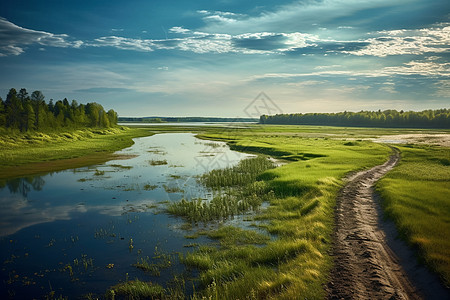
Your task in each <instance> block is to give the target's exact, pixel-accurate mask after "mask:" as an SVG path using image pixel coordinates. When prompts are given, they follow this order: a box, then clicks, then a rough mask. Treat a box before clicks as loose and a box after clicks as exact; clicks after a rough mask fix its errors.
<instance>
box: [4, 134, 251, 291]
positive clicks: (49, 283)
mask: <svg viewBox="0 0 450 300" xmlns="http://www.w3.org/2000/svg"><path fill="white" fill-rule="evenodd" d="M118 154H120V155H121V157H122V158H124V159H120V160H115V161H109V162H107V163H105V164H101V165H95V166H89V167H84V168H78V169H74V170H67V171H62V172H57V173H52V174H46V175H42V176H34V177H27V178H20V179H15V180H12V181H9V182H8V183H7V185H6V186H5V187H3V188H1V189H0V224H1V226H0V250H1V252H0V259H1V263H2V269H1V285H2V288H1V292H0V298H2V299H6V298H8V297H10V298H15V299H30V298H41V297H43V296H45V295H48V294H49V293H50V292H51V291H55V292H56V295H57V296H58V295H63V296H70V298H77V297H81V296H82V295H85V294H86V293H93V294H97V295H102V294H103V293H104V292H105V291H106V290H107V289H108V288H109V287H110V286H112V285H114V284H116V283H118V282H119V281H125V280H126V279H135V278H139V279H141V280H145V281H152V282H156V283H160V284H162V285H164V284H165V283H166V282H167V281H168V280H169V279H170V278H171V277H172V276H173V274H176V273H181V272H183V271H184V268H183V265H181V264H179V263H178V260H177V253H184V252H186V251H190V250H189V249H190V248H187V247H185V246H186V245H188V244H190V243H192V242H195V243H202V242H205V239H206V238H204V237H200V238H198V239H196V240H189V239H186V238H185V236H186V235H189V234H191V233H192V232H191V231H189V230H185V229H182V228H183V227H182V225H183V223H184V222H183V220H182V219H181V218H178V217H173V216H170V215H167V214H166V213H165V210H164V209H165V205H166V204H167V203H168V202H170V201H177V200H179V199H181V198H182V197H185V198H191V197H202V198H210V197H211V194H210V193H209V191H207V190H206V189H205V188H204V187H202V186H201V185H200V184H199V183H198V182H197V181H196V177H195V176H196V175H199V174H202V173H205V172H207V171H209V170H211V169H214V168H223V167H227V166H232V165H235V164H237V163H238V162H239V161H240V160H241V159H243V158H246V157H248V156H249V155H246V154H243V153H238V152H235V151H231V150H230V149H229V148H228V147H227V146H226V145H225V144H224V143H220V142H211V141H203V140H199V139H196V138H195V137H194V135H193V134H190V133H169V134H158V135H154V136H151V137H144V138H138V139H135V144H134V145H133V146H132V147H130V148H127V149H124V150H122V151H120V152H118ZM130 246H132V247H130ZM161 253H166V254H168V255H169V258H166V261H165V262H166V263H167V260H169V259H170V267H169V268H165V269H161V273H160V274H159V276H156V275H155V274H149V273H145V272H143V271H142V270H139V269H137V268H135V267H133V266H132V264H134V263H136V262H137V261H138V260H139V259H141V258H146V257H147V256H148V257H149V258H151V259H152V258H154V257H156V256H158V255H159V254H161ZM153 262H155V263H157V262H161V259H153ZM189 285H191V286H192V284H189V283H187V284H186V286H189Z"/></svg>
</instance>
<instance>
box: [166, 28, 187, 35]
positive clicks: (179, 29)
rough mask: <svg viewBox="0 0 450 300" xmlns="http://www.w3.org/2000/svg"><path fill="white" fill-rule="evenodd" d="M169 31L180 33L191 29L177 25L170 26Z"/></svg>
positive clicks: (185, 32)
mask: <svg viewBox="0 0 450 300" xmlns="http://www.w3.org/2000/svg"><path fill="white" fill-rule="evenodd" d="M169 31H170V32H172V33H180V34H188V33H191V31H190V30H189V29H186V28H183V27H178V26H176V27H172V28H170V29H169Z"/></svg>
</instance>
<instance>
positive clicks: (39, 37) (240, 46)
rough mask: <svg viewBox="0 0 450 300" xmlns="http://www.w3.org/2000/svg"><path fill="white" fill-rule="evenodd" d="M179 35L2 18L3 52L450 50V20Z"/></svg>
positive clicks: (179, 30)
mask: <svg viewBox="0 0 450 300" xmlns="http://www.w3.org/2000/svg"><path fill="white" fill-rule="evenodd" d="M200 12H201V14H203V15H205V17H209V16H220V17H227V18H236V17H241V15H238V14H233V13H228V12H227V13H225V12H208V11H200ZM169 32H170V33H171V34H173V35H175V37H173V38H168V39H164V40H158V39H140V38H129V37H121V36H116V35H112V36H104V37H99V38H96V39H94V40H91V41H81V40H76V39H72V38H71V37H69V36H68V35H67V34H53V33H49V32H44V31H36V30H31V29H26V28H23V27H20V26H17V25H15V24H13V23H11V22H9V21H7V20H6V19H3V18H0V56H10V55H20V54H22V53H24V52H25V50H26V48H27V47H28V46H31V45H40V46H48V47H60V48H81V47H97V48H98V47H111V48H115V49H119V50H129V51H139V52H153V51H156V50H178V51H187V52H193V53H197V54H204V53H241V54H275V55H276V54H290V55H306V54H316V55H328V54H340V55H353V56H374V57H386V56H392V55H423V54H427V53H434V54H436V55H438V54H440V53H445V52H449V49H450V46H449V45H450V26H449V24H440V25H436V26H434V27H430V28H421V29H414V30H391V31H379V32H375V33H369V35H372V36H371V37H369V38H366V39H363V40H361V39H358V40H339V39H330V38H326V39H324V38H320V37H319V35H317V34H310V33H303V32H291V33H285V32H254V33H248V32H244V33H240V34H235V35H231V34H225V33H207V32H201V31H192V30H190V29H187V28H184V27H179V26H177V27H172V28H171V29H170V30H169Z"/></svg>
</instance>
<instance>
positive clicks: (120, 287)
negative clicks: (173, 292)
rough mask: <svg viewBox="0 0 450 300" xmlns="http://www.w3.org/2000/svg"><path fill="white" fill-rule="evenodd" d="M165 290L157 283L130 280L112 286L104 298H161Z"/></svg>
mask: <svg viewBox="0 0 450 300" xmlns="http://www.w3.org/2000/svg"><path fill="white" fill-rule="evenodd" d="M164 292H165V290H164V289H163V287H161V286H160V285H158V284H155V283H151V282H143V281H140V280H130V281H126V282H123V283H119V284H117V285H115V286H112V287H111V288H110V290H109V291H108V292H107V293H106V299H116V297H117V298H118V299H133V300H138V299H161V298H162V295H164Z"/></svg>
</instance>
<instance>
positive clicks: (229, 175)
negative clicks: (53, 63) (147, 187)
mask: <svg viewBox="0 0 450 300" xmlns="http://www.w3.org/2000/svg"><path fill="white" fill-rule="evenodd" d="M273 167H274V166H273V164H272V162H270V161H269V160H267V158H265V157H254V158H249V159H246V160H242V161H241V162H239V164H238V165H236V166H234V167H229V168H225V169H219V170H212V171H210V172H208V173H206V174H204V175H202V176H201V177H200V178H199V181H200V182H202V183H203V184H204V185H205V186H206V187H209V188H212V189H213V190H214V191H215V195H214V197H213V198H212V199H211V200H207V199H200V198H198V199H189V200H186V199H182V200H181V201H178V202H173V203H170V204H169V205H168V208H167V211H168V212H169V213H171V214H173V215H178V216H182V217H185V218H186V219H187V220H189V221H191V222H199V221H202V222H207V221H211V220H223V219H227V218H228V217H230V216H235V215H237V214H241V213H245V212H247V211H250V210H251V211H257V210H258V209H259V207H260V205H261V204H262V202H264V201H269V200H270V199H271V198H273V191H270V190H268V189H267V186H266V184H265V182H263V181H256V177H257V176H258V175H259V174H261V173H262V172H263V171H264V170H268V169H270V168H273ZM225 188H226V190H223V189H225Z"/></svg>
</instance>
